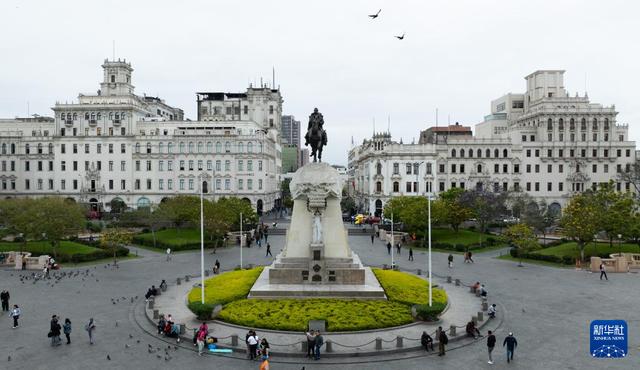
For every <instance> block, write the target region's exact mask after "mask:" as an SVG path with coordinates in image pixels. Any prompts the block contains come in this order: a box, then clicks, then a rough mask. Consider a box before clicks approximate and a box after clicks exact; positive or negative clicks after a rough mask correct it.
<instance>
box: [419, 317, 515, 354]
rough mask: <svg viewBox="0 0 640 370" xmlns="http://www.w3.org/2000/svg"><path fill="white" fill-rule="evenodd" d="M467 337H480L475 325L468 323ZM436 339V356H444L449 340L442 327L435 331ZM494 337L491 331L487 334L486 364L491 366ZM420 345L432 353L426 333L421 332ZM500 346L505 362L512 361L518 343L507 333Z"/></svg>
mask: <svg viewBox="0 0 640 370" xmlns="http://www.w3.org/2000/svg"><path fill="white" fill-rule="evenodd" d="M466 332H467V336H470V337H473V338H474V339H477V338H478V337H479V336H480V331H479V330H478V328H476V326H475V323H474V322H473V321H470V322H469V323H468V324H467V327H466ZM436 337H437V338H438V356H444V355H445V354H446V350H445V348H446V345H447V344H448V343H449V338H448V337H447V333H445V331H444V330H443V329H442V326H439V327H438V329H437V330H436ZM496 342H497V339H496V336H495V334H493V332H492V331H491V330H489V331H488V332H487V350H488V355H489V361H488V363H489V364H490V365H493V356H492V353H493V350H494V349H495V346H496ZM420 343H421V344H422V347H424V349H425V351H427V352H428V351H429V350H431V351H433V338H431V336H430V335H429V334H427V332H426V331H423V332H422V336H421V338H420ZM502 346H503V347H506V349H507V362H511V361H513V354H514V352H515V350H516V347H517V346H518V341H517V340H516V338H515V337H514V336H513V333H511V332H510V333H509V335H508V336H506V337H505V338H504V341H503V342H502Z"/></svg>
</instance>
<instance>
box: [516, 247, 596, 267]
mask: <svg viewBox="0 0 640 370" xmlns="http://www.w3.org/2000/svg"><path fill="white" fill-rule="evenodd" d="M509 254H511V257H514V258H523V259H529V260H537V261H546V262H553V263H557V264H561V265H573V264H575V263H576V260H575V258H573V257H572V256H553V255H546V254H537V253H519V251H518V249H517V248H511V250H510V251H509ZM606 257H607V258H608V257H609V256H608V255H607V256H606Z"/></svg>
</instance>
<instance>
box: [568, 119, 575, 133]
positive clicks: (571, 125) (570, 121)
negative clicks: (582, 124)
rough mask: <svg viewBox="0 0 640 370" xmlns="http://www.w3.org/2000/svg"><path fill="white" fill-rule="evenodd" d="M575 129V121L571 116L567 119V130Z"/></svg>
mask: <svg viewBox="0 0 640 370" xmlns="http://www.w3.org/2000/svg"><path fill="white" fill-rule="evenodd" d="M575 129H576V121H575V120H574V119H573V118H570V119H569V130H570V131H573V130H575Z"/></svg>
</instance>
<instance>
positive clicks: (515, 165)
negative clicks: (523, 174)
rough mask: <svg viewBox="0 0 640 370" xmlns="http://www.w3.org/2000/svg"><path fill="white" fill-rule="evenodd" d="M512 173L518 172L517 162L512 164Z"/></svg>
mask: <svg viewBox="0 0 640 370" xmlns="http://www.w3.org/2000/svg"><path fill="white" fill-rule="evenodd" d="M513 173H520V165H519V164H517V163H516V164H514V165H513Z"/></svg>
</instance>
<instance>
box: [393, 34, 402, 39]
mask: <svg viewBox="0 0 640 370" xmlns="http://www.w3.org/2000/svg"><path fill="white" fill-rule="evenodd" d="M394 37H395V38H397V39H398V40H403V39H404V33H403V34H402V36H394Z"/></svg>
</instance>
